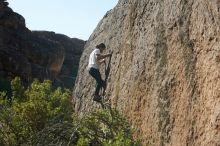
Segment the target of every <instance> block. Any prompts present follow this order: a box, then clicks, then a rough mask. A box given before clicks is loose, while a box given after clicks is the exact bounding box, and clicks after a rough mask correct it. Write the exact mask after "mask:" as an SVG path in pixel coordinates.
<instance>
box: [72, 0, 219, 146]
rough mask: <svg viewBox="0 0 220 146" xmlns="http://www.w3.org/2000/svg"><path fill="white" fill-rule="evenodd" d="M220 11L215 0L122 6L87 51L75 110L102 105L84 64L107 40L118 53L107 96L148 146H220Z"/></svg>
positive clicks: (135, 1)
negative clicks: (97, 102)
mask: <svg viewBox="0 0 220 146" xmlns="http://www.w3.org/2000/svg"><path fill="white" fill-rule="evenodd" d="M219 10H220V3H219V1H218V0H213V1H207V0H167V1H160V0H120V1H119V3H118V4H117V6H116V7H115V8H114V9H112V10H110V11H109V12H107V14H106V15H105V16H104V18H103V19H102V20H101V21H100V23H99V24H98V26H97V28H96V29H95V31H94V33H93V34H92V35H91V36H90V39H89V40H88V42H87V44H86V46H85V50H84V52H83V54H82V57H81V60H80V67H79V72H78V78H77V82H76V84H75V90H74V92H73V101H74V103H75V107H76V110H77V111H79V112H85V111H88V110H90V109H91V108H94V107H97V106H99V104H96V103H95V102H93V101H92V94H93V93H94V87H95V81H94V79H93V78H92V77H91V76H89V74H88V71H87V70H86V66H87V63H88V58H89V54H90V53H91V51H92V49H93V48H94V47H95V46H96V45H97V44H99V43H101V42H104V43H105V44H106V45H107V52H108V51H109V50H113V51H114V52H113V56H112V62H111V71H110V76H109V80H108V84H107V85H108V86H107V93H106V95H107V96H106V98H109V99H110V101H111V105H112V106H113V107H116V108H117V109H119V110H120V111H121V112H122V113H123V114H124V115H125V116H126V117H128V118H129V119H130V121H131V122H132V124H133V125H134V127H135V128H136V134H135V135H136V136H137V137H138V138H140V139H141V141H142V143H143V145H148V144H149V145H154V146H158V145H160V146H165V145H166V146H184V145H188V146H217V145H219V144H220V108H219V107H220V90H219V89H220V70H219V69H220V68H219V67H220V57H219V54H220V39H219V36H220V31H219V24H220V13H219ZM102 74H103V70H102ZM103 77H104V76H103Z"/></svg>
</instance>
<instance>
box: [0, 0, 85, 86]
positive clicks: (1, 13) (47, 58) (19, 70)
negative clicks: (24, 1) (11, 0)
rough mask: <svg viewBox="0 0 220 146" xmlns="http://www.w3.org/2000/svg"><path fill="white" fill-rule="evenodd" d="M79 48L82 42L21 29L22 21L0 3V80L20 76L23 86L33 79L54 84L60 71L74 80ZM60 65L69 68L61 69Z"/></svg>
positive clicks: (2, 2)
mask: <svg viewBox="0 0 220 146" xmlns="http://www.w3.org/2000/svg"><path fill="white" fill-rule="evenodd" d="M45 34H48V35H45ZM49 34H51V36H50V35H49ZM63 41H64V42H63ZM78 43H79V44H78ZM83 46H84V41H82V40H78V39H71V38H69V37H67V36H64V35H60V34H55V33H53V32H44V33H43V32H42V33H41V35H40V34H39V33H36V32H31V31H30V30H29V29H28V28H26V26H25V19H24V18H23V17H22V16H21V15H19V14H17V13H15V12H13V10H12V9H11V8H9V7H8V3H7V2H5V1H4V0H1V1H0V56H1V57H0V75H1V77H4V78H6V77H7V78H8V79H11V78H14V77H15V76H20V77H21V78H22V79H23V80H24V81H25V82H30V81H31V80H32V79H33V78H38V79H40V80H43V79H51V80H54V79H55V78H58V75H59V73H60V72H61V70H65V71H66V72H68V71H69V72H68V73H66V74H68V75H69V76H71V77H74V76H75V75H74V71H75V72H76V70H75V69H77V67H76V65H78V60H77V59H79V55H80V53H81V52H82V50H83ZM75 53H76V54H75ZM70 56H71V57H70ZM74 56H75V57H74ZM72 58H74V59H72ZM72 61H73V62H72ZM63 63H64V64H68V65H69V66H68V65H65V66H63ZM71 65H72V67H71ZM73 67H75V68H74V69H73ZM64 68H65V69H64ZM66 68H68V69H69V68H70V69H69V70H68V69H66ZM73 70H74V71H73ZM72 84H73V83H72Z"/></svg>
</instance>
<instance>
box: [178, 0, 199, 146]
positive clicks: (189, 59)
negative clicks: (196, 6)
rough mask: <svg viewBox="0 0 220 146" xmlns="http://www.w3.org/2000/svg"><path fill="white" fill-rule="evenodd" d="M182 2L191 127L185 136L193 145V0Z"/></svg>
mask: <svg viewBox="0 0 220 146" xmlns="http://www.w3.org/2000/svg"><path fill="white" fill-rule="evenodd" d="M182 2H183V3H184V4H182V5H183V8H182V12H181V14H182V16H180V18H181V19H180V26H181V28H180V33H179V37H180V41H181V44H182V45H183V47H184V49H185V50H183V58H184V63H185V77H186V79H187V82H188V89H187V90H189V97H188V109H187V110H188V111H187V112H188V113H187V114H188V115H190V116H189V117H190V118H189V121H190V123H189V124H190V125H191V127H190V128H189V130H188V137H187V145H189V146H191V145H194V140H195V137H196V136H195V131H196V127H195V126H196V115H195V114H194V112H195V104H196V101H197V94H198V91H197V87H196V86H197V77H196V70H195V69H196V62H197V54H196V52H195V50H194V42H193V41H192V40H190V30H189V27H190V18H191V13H192V5H193V1H187V0H183V1H182Z"/></svg>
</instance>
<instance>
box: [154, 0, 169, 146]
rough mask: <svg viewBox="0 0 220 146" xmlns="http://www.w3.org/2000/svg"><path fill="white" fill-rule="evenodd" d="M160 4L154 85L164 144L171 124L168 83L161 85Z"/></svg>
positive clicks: (164, 60) (164, 48) (163, 51)
mask: <svg viewBox="0 0 220 146" xmlns="http://www.w3.org/2000/svg"><path fill="white" fill-rule="evenodd" d="M158 4H159V5H160V10H159V13H158V17H157V18H158V19H157V21H158V24H159V25H158V28H156V34H157V41H156V42H157V44H155V48H156V51H155V59H156V60H155V61H156V62H155V63H156V66H157V68H156V71H157V72H156V73H157V76H156V84H157V85H156V86H157V87H160V89H158V91H157V92H158V94H159V95H158V108H159V114H158V119H159V123H158V130H159V132H160V146H164V145H166V143H169V142H170V139H171V135H170V134H171V131H172V124H171V120H170V113H169V111H170V97H169V88H170V87H169V84H168V82H165V84H164V85H161V83H162V82H163V80H164V78H165V77H166V75H167V64H168V61H167V51H168V47H167V42H166V41H167V40H166V36H165V26H164V3H162V2H161V3H158Z"/></svg>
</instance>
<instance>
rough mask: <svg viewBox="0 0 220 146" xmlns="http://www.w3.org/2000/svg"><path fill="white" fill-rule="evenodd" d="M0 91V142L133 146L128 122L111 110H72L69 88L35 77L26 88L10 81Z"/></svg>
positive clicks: (8, 145) (10, 144)
mask: <svg viewBox="0 0 220 146" xmlns="http://www.w3.org/2000/svg"><path fill="white" fill-rule="evenodd" d="M11 89H12V96H10V97H9V96H8V95H7V93H6V92H0V110H1V112H0V145H2V146H14V145H69V146H71V145H76V146H86V145H88V146H89V145H90V146H108V145H111V146H121V145H123V146H135V145H140V144H139V143H138V142H136V141H135V140H134V139H133V137H132V129H131V126H130V124H129V123H128V122H127V121H126V119H124V118H123V116H122V115H120V114H119V113H118V112H117V110H115V109H108V110H101V109H96V110H94V111H91V112H89V113H85V114H84V115H83V116H79V115H77V113H75V112H74V111H73V107H72V104H71V102H70V97H71V96H70V91H69V90H62V89H61V88H53V87H52V85H51V81H48V80H45V81H44V82H42V83H41V82H39V81H38V80H35V81H34V82H33V83H32V84H31V85H30V86H29V87H28V88H27V89H26V88H25V87H23V86H22V84H21V80H20V78H15V79H14V80H13V81H12V82H11Z"/></svg>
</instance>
